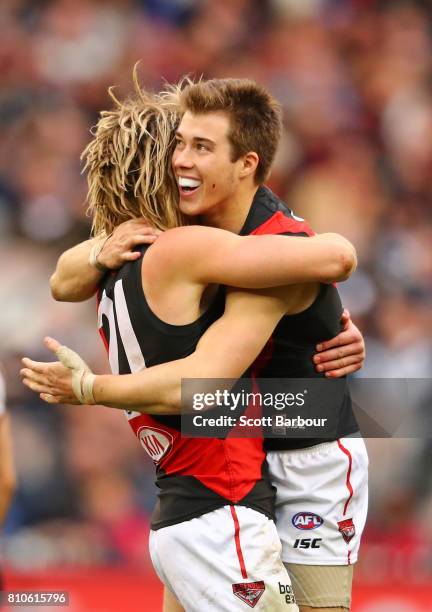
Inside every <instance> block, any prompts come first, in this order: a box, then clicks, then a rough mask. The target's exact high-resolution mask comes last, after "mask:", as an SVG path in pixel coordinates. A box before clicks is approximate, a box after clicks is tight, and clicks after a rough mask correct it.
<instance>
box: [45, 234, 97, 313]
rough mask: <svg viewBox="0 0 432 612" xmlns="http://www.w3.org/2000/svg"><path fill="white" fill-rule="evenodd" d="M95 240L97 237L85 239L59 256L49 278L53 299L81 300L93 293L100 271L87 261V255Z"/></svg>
mask: <svg viewBox="0 0 432 612" xmlns="http://www.w3.org/2000/svg"><path fill="white" fill-rule="evenodd" d="M97 241H98V239H97V238H92V239H90V240H86V241H85V242H82V243H80V244H78V245H76V246H74V247H72V248H71V249H69V250H67V251H65V252H64V253H63V254H62V255H61V256H60V258H59V260H58V262H57V266H56V269H55V272H54V274H53V275H52V276H51V279H50V286H51V294H52V296H53V298H54V299H55V300H59V301H62V302H81V301H84V300H87V299H89V298H90V297H92V296H93V295H94V294H95V292H96V290H97V286H98V284H99V281H100V279H101V277H102V273H101V272H100V271H99V270H97V269H96V268H95V267H94V266H92V265H91V264H90V263H89V255H90V250H91V248H92V247H93V245H94V244H95V243H96V242H97Z"/></svg>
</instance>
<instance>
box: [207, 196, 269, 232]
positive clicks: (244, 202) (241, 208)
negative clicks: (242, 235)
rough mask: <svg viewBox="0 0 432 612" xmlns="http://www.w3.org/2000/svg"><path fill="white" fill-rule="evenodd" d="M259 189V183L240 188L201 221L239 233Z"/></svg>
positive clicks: (210, 225)
mask: <svg viewBox="0 0 432 612" xmlns="http://www.w3.org/2000/svg"><path fill="white" fill-rule="evenodd" d="M257 190H258V186H257V185H251V186H247V187H246V188H244V189H241V190H239V191H238V192H236V193H235V195H234V196H232V197H231V198H230V199H228V200H226V201H225V202H221V203H220V204H218V206H215V207H214V208H212V209H211V210H209V211H208V212H207V213H206V214H205V215H203V216H202V217H201V223H202V224H203V225H208V226H209V227H217V228H218V229H224V230H227V231H229V232H233V233H234V234H238V233H239V232H240V230H241V229H242V227H243V225H244V223H245V221H246V217H247V216H248V213H249V210H250V207H251V206H252V202H253V199H254V196H255V194H256V192H257Z"/></svg>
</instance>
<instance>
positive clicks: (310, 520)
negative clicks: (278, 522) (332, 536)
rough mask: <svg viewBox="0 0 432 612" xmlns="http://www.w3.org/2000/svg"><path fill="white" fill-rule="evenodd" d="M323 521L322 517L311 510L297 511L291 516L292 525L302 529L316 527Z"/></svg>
mask: <svg viewBox="0 0 432 612" xmlns="http://www.w3.org/2000/svg"><path fill="white" fill-rule="evenodd" d="M323 523H324V519H322V518H321V517H320V516H318V514H314V513H313V512H297V514H295V515H294V516H293V518H292V524H293V525H294V527H296V528H297V529H302V530H308V529H317V528H318V527H321V525H322V524H323Z"/></svg>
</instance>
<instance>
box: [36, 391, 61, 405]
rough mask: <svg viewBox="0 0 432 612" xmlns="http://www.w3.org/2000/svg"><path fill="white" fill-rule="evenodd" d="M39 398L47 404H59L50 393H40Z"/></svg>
mask: <svg viewBox="0 0 432 612" xmlns="http://www.w3.org/2000/svg"><path fill="white" fill-rule="evenodd" d="M39 397H40V398H41V400H43V401H44V402H46V403H47V404H60V401H59V399H58V398H57V397H55V396H54V395H51V393H41V394H40V395H39Z"/></svg>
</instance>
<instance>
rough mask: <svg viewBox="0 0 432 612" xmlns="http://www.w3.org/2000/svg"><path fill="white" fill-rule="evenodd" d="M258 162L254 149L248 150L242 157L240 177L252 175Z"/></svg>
mask: <svg viewBox="0 0 432 612" xmlns="http://www.w3.org/2000/svg"><path fill="white" fill-rule="evenodd" d="M258 164H259V157H258V153H255V151H249V153H246V155H244V156H243V157H242V166H241V169H240V177H241V178H246V177H247V176H250V175H252V176H253V175H254V174H255V171H256V169H257V166H258Z"/></svg>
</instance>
